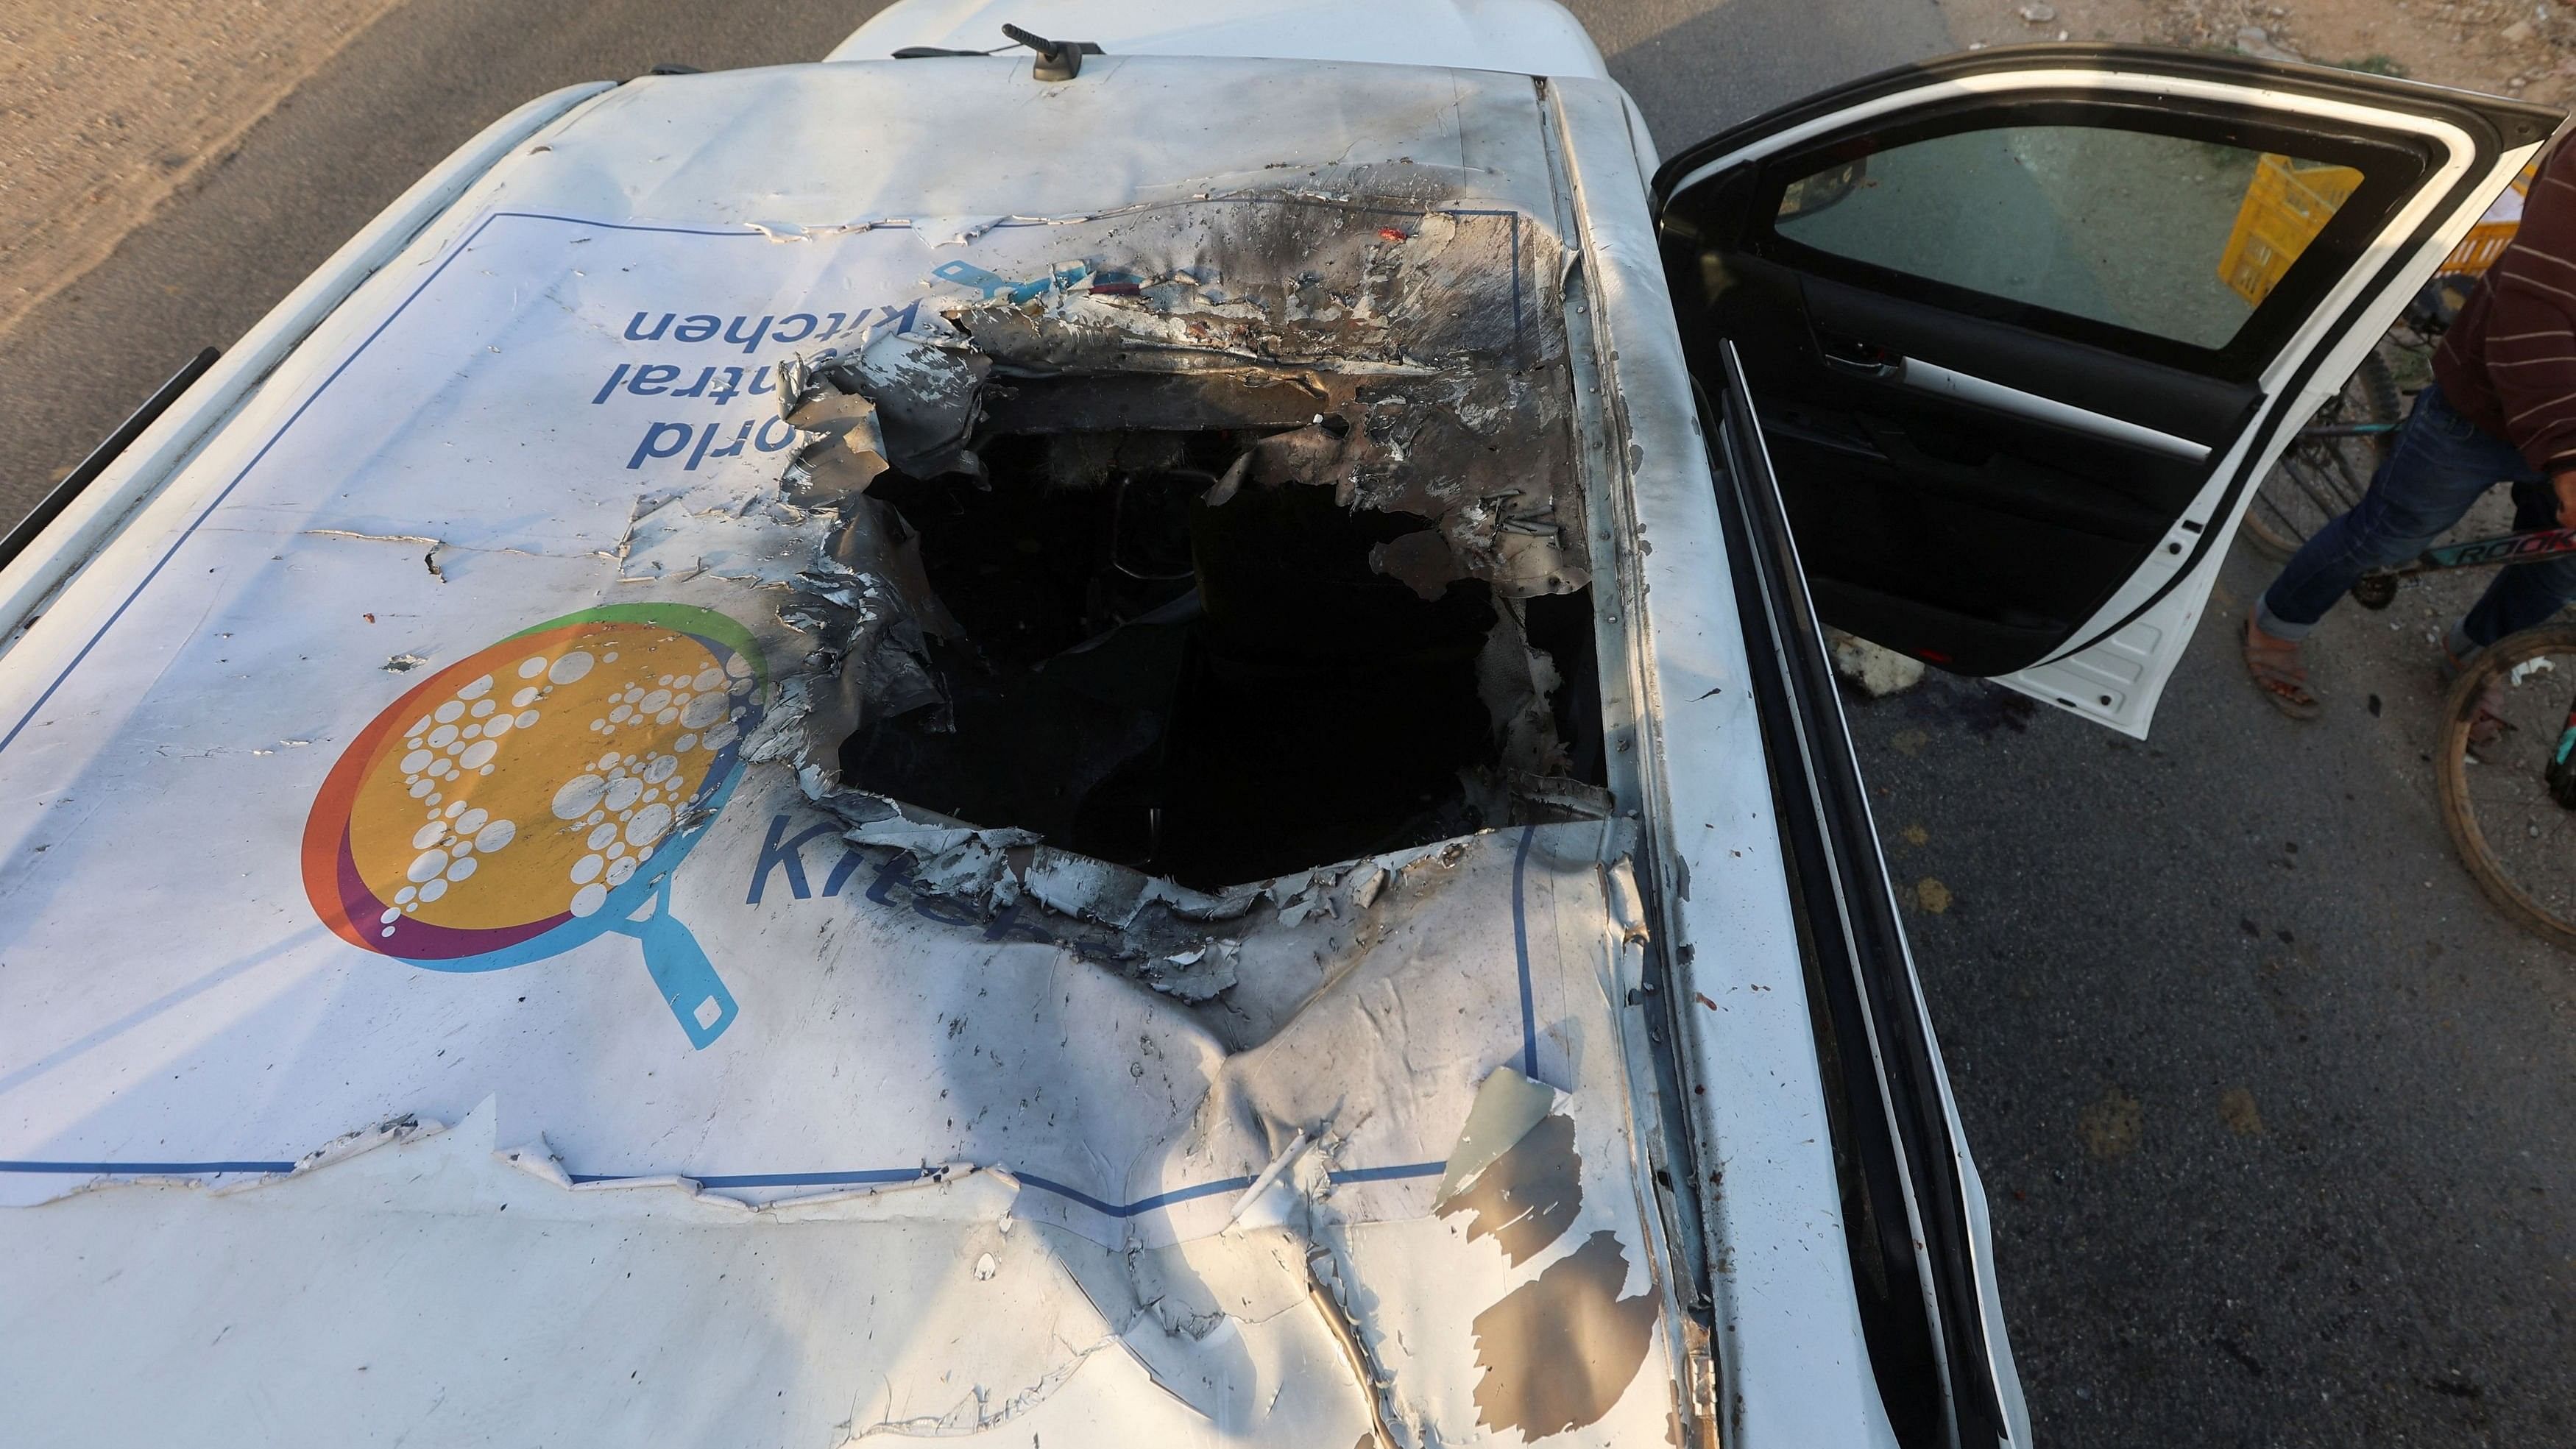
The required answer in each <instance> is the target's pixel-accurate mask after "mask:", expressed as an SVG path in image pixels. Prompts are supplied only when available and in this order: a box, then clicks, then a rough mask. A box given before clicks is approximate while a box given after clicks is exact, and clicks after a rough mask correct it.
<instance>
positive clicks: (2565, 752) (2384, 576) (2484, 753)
mask: <svg viewBox="0 0 2576 1449" xmlns="http://www.w3.org/2000/svg"><path fill="white" fill-rule="evenodd" d="M2571 554H2576V528H2549V529H2537V530H2534V531H2532V532H2529V533H2515V534H2506V535H2503V536H2501V537H2497V538H2483V539H2475V540H2471V541H2469V542H2466V543H2455V544H2448V545H2444V546H2442V547H2438V548H2431V549H2427V550H2425V551H2424V552H2423V553H2422V554H2420V555H2418V556H2417V557H2416V559H2415V560H2414V561H2413V562H2411V563H2408V564H2404V565H2400V566H2398V567H2396V568H2390V569H2375V570H2372V571H2371V572H2370V573H2367V574H2364V575H2363V576H2362V577H2361V579H2360V580H2359V581H2358V582H2356V583H2355V584H2354V585H2353V589H2352V594H2353V598H2354V599H2355V600H2356V601H2358V602H2359V603H2361V604H2362V605H2363V606H2364V607H2366V608H2372V609H2384V608H2386V607H2388V605H2389V604H2390V603H2391V602H2392V601H2394V600H2395V598H2396V597H2397V586H2398V584H2399V583H2400V582H2402V581H2403V580H2405V579H2407V578H2409V577H2415V576H2420V575H2423V574H2427V573H2434V572H2440V571H2445V570H2451V569H2462V568H2485V567H2494V566H2498V565H2503V564H2515V563H2534V562H2538V561H2540V560H2543V559H2552V558H2563V557H2566V556H2569V555H2571ZM2550 684H2555V685H2557V686H2558V688H2556V689H2550V688H2548V687H2546V686H2548V685H2550ZM2491 685H2493V686H2494V688H2493V690H2492V693H2490V686H2491ZM2482 717H2487V718H2491V719H2492V720H2493V722H2494V723H2493V725H2492V726H2489V727H2486V728H2481V720H2482ZM2433 769H2434V784H2435V787H2436V790H2437V792H2438V793H2439V795H2440V797H2441V802H2442V823H2443V825H2444V827H2445V828H2446V829H2447V830H2448V831H2449V832H2450V836H2451V843H2452V845H2453V846H2454V847H2455V848H2456V849H2458V851H2459V853H2460V860H2461V863H2462V864H2464V865H2465V866H2467V867H2468V871H2469V875H2470V878H2471V879H2473V880H2475V881H2476V882H2477V883H2478V889H2479V890H2480V891H2482V892H2484V893H2485V895H2486V897H2487V899H2489V900H2491V901H2493V902H2494V903H2495V904H2496V906H2497V907H2498V908H2499V909H2501V910H2503V911H2504V913H2505V914H2506V915H2507V916H2510V917H2511V918H2513V920H2514V921H2515V923H2516V924H2518V925H2520V926H2522V927H2523V928H2524V929H2525V930H2528V931H2530V932H2531V933H2532V934H2534V935H2536V936H2539V937H2540V938H2541V939H2543V940H2546V941H2549V942H2551V943H2552V944H2554V945H2557V946H2559V947H2561V948H2562V949H2566V950H2571V951H2576V868H2571V867H2576V623H2550V624H2542V625H2539V626H2537V627H2534V628H2530V629H2525V630H2523V631H2522V632H2520V633H2518V634H2510V635H2507V636H2506V637H2504V638H2502V639H2499V640H2497V641H2496V642H2495V643H2493V644H2491V645H2489V646H2487V647H2486V648H2485V649H2483V650H2481V651H2479V653H2478V655H2477V657H2476V658H2475V659H2474V660H2472V661H2470V663H2469V666H2468V667H2467V668H2466V669H2463V670H2462V671H2460V677H2459V678H2458V679H2457V680H2455V681H2453V683H2452V685H2451V692H2450V695H2449V697H2448V698H2447V699H2446V700H2445V701H2444V704H2443V710H2442V726H2441V736H2440V739H2439V741H2438V743H2437V744H2436V745H2435V747H2434V751H2433Z"/></svg>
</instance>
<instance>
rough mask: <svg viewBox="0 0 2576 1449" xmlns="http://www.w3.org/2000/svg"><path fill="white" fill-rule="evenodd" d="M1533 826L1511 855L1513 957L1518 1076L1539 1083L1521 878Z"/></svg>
mask: <svg viewBox="0 0 2576 1449" xmlns="http://www.w3.org/2000/svg"><path fill="white" fill-rule="evenodd" d="M1537 833H1538V827H1537V826H1535V825H1524V826H1522V827H1521V843H1520V848H1519V849H1517V850H1514V851H1513V852H1512V956H1513V959H1514V962H1515V964H1516V965H1518V967H1519V968H1520V973H1521V1075H1522V1076H1524V1077H1527V1078H1529V1079H1530V1080H1531V1081H1533V1082H1535V1081H1537V1080H1538V1008H1537V1007H1536V1006H1535V1005H1533V1004H1532V1003H1531V1001H1530V959H1529V902H1528V900H1527V898H1526V897H1525V896H1524V894H1523V893H1522V890H1521V879H1522V877H1523V875H1524V874H1525V873H1526V872H1527V871H1528V869H1529V848H1530V837H1531V836H1533V835H1535V834H1537Z"/></svg>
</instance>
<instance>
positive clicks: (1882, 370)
mask: <svg viewBox="0 0 2576 1449" xmlns="http://www.w3.org/2000/svg"><path fill="white" fill-rule="evenodd" d="M1816 350H1817V354H1818V355H1819V356H1821V357H1823V358H1824V359H1825V366H1827V367H1829V368H1831V369H1833V370H1834V371H1836V372H1839V373H1841V374H1842V375H1843V376H1845V377H1857V378H1861V379H1863V380H1865V381H1869V382H1890V381H1893V380H1894V379H1896V378H1897V377H1900V376H1902V375H1903V374H1904V372H1905V359H1904V358H1903V357H1902V356H1899V355H1898V354H1896V353H1893V352H1890V351H1888V350H1887V349H1886V348H1884V347H1879V346H1876V345H1874V344H1872V343H1867V342H1853V341H1848V340H1846V339H1843V338H1819V339H1817V347H1816Z"/></svg>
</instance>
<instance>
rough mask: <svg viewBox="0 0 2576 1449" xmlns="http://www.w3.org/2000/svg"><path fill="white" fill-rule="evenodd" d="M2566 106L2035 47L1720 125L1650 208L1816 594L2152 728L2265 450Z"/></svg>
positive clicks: (1908, 640) (1966, 664) (2367, 341)
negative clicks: (1766, 468)
mask: <svg viewBox="0 0 2576 1449" xmlns="http://www.w3.org/2000/svg"><path fill="white" fill-rule="evenodd" d="M2558 120H2559V116H2558V115H2557V113H2555V112H2553V111H2550V110H2547V109H2545V108H2542V107H2538V106H2532V105H2526V104H2522V103H2519V102H2513V101H2505V100H2498V99H2493V98H2490V97H2485V96H2474V95H2469V94H2466V93H2462V92H2458V91H2449V90H2441V89H2437V88H2435V87H2431V86H2424V85H2418V84H2413V83H2409V82H2404V81H2395V80H2389V79H2385V78H2382V77H2376V76H2366V75H2360V74H2354V73H2348V72H2342V71H2330V70H2323V69H2318V68H2313V67H2307V66H2298V65H2282V64H2275V63H2270V62H2264V61H2255V60H2248V59H2244V58H2240V57H2233V56H2217V55H2202V54H2192V53H2184V52H2179V51H2158V50H2148V49H2141V48H2133V47H2119V46H2083V45H2045V46H2023V47H2015V48H2011V49H2005V50H1994V51H1986V52H1982V53H1977V54H1971V55H1961V56H1954V57H1951V58H1949V59H1946V60H1940V61H1934V62H1931V63H1929V64H1926V65H1922V66H1917V67H1911V68H1907V69H1904V70H1898V71H1890V72H1887V73H1885V74H1882V75H1879V76H1875V77H1872V78H1870V79H1868V80H1863V81H1859V82H1856V83H1854V84H1852V85H1849V86H1846V87H1843V88H1841V89H1839V90H1836V91H1832V92H1828V93H1826V94H1823V95H1819V96H1816V97H1814V98H1811V99H1809V100H1807V101H1804V102H1801V103H1799V104H1797V105H1795V106H1792V107H1789V108H1787V109H1784V110H1780V111H1775V112H1773V113H1772V114H1770V115H1768V116H1764V117H1762V118H1760V119H1758V120H1755V121H1752V122H1750V123H1748V124H1746V125H1744V126H1741V127H1738V128H1737V129H1735V130H1733V131H1730V132H1728V133H1726V134H1724V135H1722V136H1719V137H1716V138H1715V139H1712V140H1709V141H1706V142H1703V143H1701V144H1700V145H1698V146H1696V147H1693V148H1691V149H1690V150H1688V151H1686V152H1684V153H1682V154H1681V155H1680V156H1678V157H1677V158H1675V159H1674V160H1673V161H1672V162H1671V163H1669V164H1668V165H1666V166H1665V167H1664V168H1663V170H1662V171H1661V172H1660V173H1658V174H1657V176H1656V178H1655V188H1654V189H1655V204H1656V215H1657V218H1658V220H1659V222H1660V224H1661V226H1662V230H1663V239H1664V267H1665V271H1666V274H1667V276H1668V278H1669V280H1670V282H1671V286H1672V290H1673V296H1674V301H1675V306H1676V310H1677V312H1678V314H1679V319H1680V322H1681V326H1682V333H1683V337H1684V340H1685V343H1686V345H1687V347H1688V349H1689V353H1690V359H1691V370H1692V372H1693V374H1694V375H1695V376H1696V377H1698V378H1700V379H1701V381H1702V383H1703V386H1704V387H1705V389H1706V392H1707V394H1708V395H1709V396H1710V397H1711V398H1712V399H1726V398H1727V396H1728V390H1727V388H1726V385H1725V381H1726V375H1725V368H1724V364H1723V362H1722V359H1721V349H1722V348H1723V346H1724V345H1725V344H1728V343H1731V344H1733V346H1734V347H1735V349H1736V350H1737V351H1738V353H1739V354H1740V356H1741V358H1742V363H1743V369H1744V373H1745V378H1746V381H1747V383H1748V388H1747V390H1748V391H1749V393H1750V395H1751V398H1752V400H1753V406H1754V407H1755V408H1757V409H1758V413H1759V416H1758V418H1756V419H1750V420H1747V421H1749V422H1751V423H1752V424H1753V426H1754V427H1755V429H1756V430H1758V433H1759V436H1760V438H1761V439H1762V441H1763V443H1764V444H1765V445H1767V447H1768V449H1769V452H1770V457H1771V462H1772V469H1773V472H1774V473H1775V474H1776V476H1777V478H1778V480H1779V487H1780V490H1781V494H1782V498H1783V501H1784V502H1785V504H1786V507H1787V511H1788V515H1789V519H1790V522H1791V524H1792V526H1793V527H1794V529H1795V532H1796V536H1797V547H1798V552H1799V555H1800V557H1801V558H1802V559H1803V561H1804V564H1805V568H1806V572H1807V580H1808V585H1809V588H1810V590H1811V592H1812V595H1813V597H1814V600H1815V604H1816V607H1817V609H1818V611H1819V613H1820V614H1821V615H1822V617H1823V619H1824V621H1825V622H1826V623H1829V624H1833V625H1836V626H1838V627H1840V628H1843V629H1847V630H1849V631H1851V632H1852V633H1855V634H1858V635H1861V636H1863V637H1865V638H1868V639H1872V640H1875V641H1877V642H1879V643H1882V644H1885V645H1888V646H1890V647H1892V648H1895V649H1899V650H1902V651H1904V652H1906V653H1908V654H1912V655H1914V656H1916V657H1918V658H1921V659H1924V660H1927V661H1929V662H1931V663H1933V664H1937V665H1940V666H1941V667H1943V668H1945V669H1950V670H1954V671H1956V672H1959V673H1963V674H1974V675H1987V676H1992V677H1995V678H1997V679H1998V680H2000V681H2001V682H2002V683H2005V684H2008V685H2010V686H2012V687H2013V688H2015V689H2019V690H2021V691H2023V692H2025V693H2028V694H2031V695H2035V696H2037V697H2039V698H2041V699H2044V700H2048V701H2050V702H2052V703H2055V704H2057V705H2060V706H2062V707H2064V708H2066V709H2069V710H2072V711H2074V712H2076V713H2078V714H2081V715H2084V716H2086V717H2088V718H2091V719H2095V720H2099V721H2101V722H2102V723H2104V724H2108V725H2111V726H2112V727H2114V728H2117V729H2120V730H2123V731H2125V732H2127V733H2130V734H2133V735H2141V736H2143V735H2144V734H2145V733H2146V730H2147V724H2148V720H2149V718H2150V717H2151V715H2152V714H2153V712H2154V709H2155V703H2156V698H2157V696H2158V694H2160V693H2161V692H2162V690H2163V687H2164V682H2165V679H2166V677H2167V676H2168V675H2169V674H2170V673H2171V672H2172V670H2173V667H2174V664H2175V662H2176V661H2177V660H2178V659H2179V657H2180V655H2181V652H2182V649H2183V647H2184V645H2185V644H2187V643H2188V642H2189V640H2190V637H2191V632H2192V628H2193V626H2194V624H2195V623H2196V622H2197V621H2198V619H2199V617H2200V612H2201V609H2202V606H2203V602H2204V600H2206V598H2207V597H2208V594H2209V589H2210V585H2211V583H2212V581H2213V580H2214V579H2215V577H2216V574H2217V570H2218V567H2219V563H2220V561H2221V559H2222V557H2223V555H2224V552H2225V546H2226V543H2227V540H2228V539H2229V538H2230V537H2232V536H2233V535H2234V533H2235V531H2236V527H2237V521H2238V519H2239V518H2241V517H2242V516H2243V514H2244V511H2245V507H2246V504H2247V502H2248V500H2249V499H2250V498H2251V497H2252V495H2253V491H2254V486H2255V484H2256V482H2257V481H2258V480H2259V479H2261V478H2262V476H2263V473H2264V470H2265V469H2266V468H2268V467H2269V466H2270V465H2271V463H2272V461H2273V459H2274V458H2275V457H2276V456H2277V455H2278V454H2279V453H2280V452H2281V450H2282V448H2283V447H2284V446H2285V445H2286V444H2287V442H2288V441H2289V439H2290V437H2291V436H2292V435H2293V434H2294V433H2295V431H2296V430H2297V428H2298V426H2299V424H2300V422H2301V421H2302V420H2303V419H2305V418H2307V417H2308V416H2310V415H2311V414H2312V413H2313V412H2314V411H2315V409H2316V408H2317V407H2318V406H2319V405H2320V404H2321V403H2322V402H2323V401H2324V400H2325V399H2326V398H2327V397H2329V396H2330V395H2332V394H2333V392H2334V391H2335V390H2336V389H2337V388H2338V387H2339V386H2340V385H2341V384H2342V382H2343V379H2344V378H2345V377H2346V376H2347V375H2348V374H2350V373H2351V371H2352V370H2353V369H2354V367H2356V366H2357V365H2358V364H2359V362H2360V360H2361V358H2362V357H2363V356H2364V355H2365V354H2366V353H2367V352H2368V350H2369V349H2370V347H2371V346H2372V345H2373V343H2374V342H2375V341H2376V340H2377V339H2378V337H2379V335H2380V334H2381V333H2382V332H2383V331H2384V330H2385V329H2386V328H2387V327H2388V325H2389V324H2390V323H2391V322H2392V321H2393V320H2395V318H2396V315H2397V313H2398V311H2399V310H2400V309H2401V308H2402V307H2403V305H2404V304H2405V301H2406V299H2407V298H2408V297H2409V296H2411V295H2412V294H2413V293H2414V292H2415V290H2416V289H2417V288H2418V287H2420V286H2421V285H2422V284H2423V283H2424V282H2425V281H2426V280H2427V279H2428V278H2429V277H2430V276H2431V274H2432V272H2433V270H2434V268H2435V267H2437V266H2438V265H2439V264H2440V262H2441V260H2442V258H2443V257H2444V256H2445V255H2446V254H2447V253H2448V252H2449V251H2450V249H2451V248H2452V246H2453V245H2455V244H2456V243H2457V242H2458V240H2459V239H2460V238H2461V236H2462V235H2463V234H2464V233H2465V232H2466V231H2467V229H2468V228H2469V226H2470V225H2471V224H2472V223H2473V222H2475V221H2476V220H2477V218H2478V215H2479V213H2480V212H2481V211H2483V210H2484V209H2485V207H2486V205H2487V203H2488V202H2489V200H2490V199H2492V198H2493V197H2494V196H2495V194H2496V193H2497V192H2499V191H2500V190H2502V188H2503V187H2504V186H2505V185H2506V184H2507V182H2508V181H2509V180H2510V179H2511V177H2512V176H2513V175H2514V173H2515V172H2516V171H2517V170H2518V169H2520V168H2521V166H2522V165H2523V163H2524V162H2525V161H2526V160H2528V159H2529V158H2530V157H2531V155H2532V154H2533V153H2534V152H2535V151H2536V150H2537V149H2538V147H2539V146H2540V145H2541V143H2542V142H2543V141H2544V140H2546V139H2547V138H2548V136H2549V135H2550V133H2551V131H2552V129H2553V128H2554V127H2555V126H2556V124H2557V122H2558ZM1722 405H1726V406H1730V407H1733V406H1740V404H1732V403H1728V404H1722Z"/></svg>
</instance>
